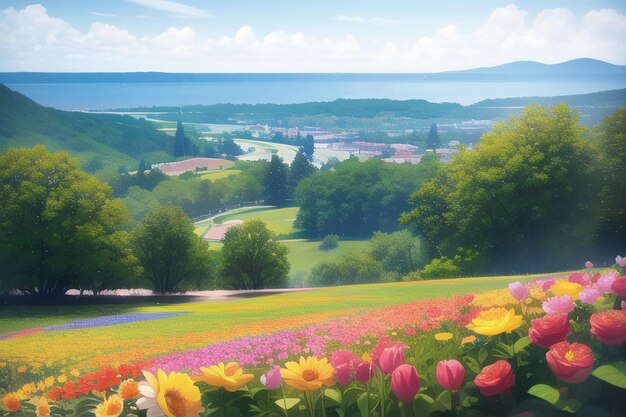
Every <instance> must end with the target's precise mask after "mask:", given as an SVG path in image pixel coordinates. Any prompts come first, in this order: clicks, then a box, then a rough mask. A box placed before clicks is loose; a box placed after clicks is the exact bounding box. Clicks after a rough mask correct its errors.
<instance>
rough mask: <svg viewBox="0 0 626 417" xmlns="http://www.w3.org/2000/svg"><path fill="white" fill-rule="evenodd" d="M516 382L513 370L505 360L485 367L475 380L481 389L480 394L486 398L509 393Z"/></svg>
mask: <svg viewBox="0 0 626 417" xmlns="http://www.w3.org/2000/svg"><path fill="white" fill-rule="evenodd" d="M514 382H515V374H514V373H513V368H512V367H511V364H510V363H508V362H507V361H505V360H499V361H497V362H496V363H494V364H492V365H489V366H485V367H484V368H483V369H482V370H481V371H480V373H479V374H478V375H476V378H474V383H475V384H476V386H477V387H478V388H479V389H480V393H481V394H482V395H484V396H486V397H491V396H493V395H498V394H502V393H503V392H507V391H509V389H510V388H511V387H512V386H513V383H514Z"/></svg>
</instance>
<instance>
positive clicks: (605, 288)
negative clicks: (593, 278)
mask: <svg viewBox="0 0 626 417" xmlns="http://www.w3.org/2000/svg"><path fill="white" fill-rule="evenodd" d="M615 278H617V273H615V271H611V272H607V273H606V274H604V275H602V276H601V277H600V278H598V282H597V283H596V285H597V286H598V289H599V290H600V291H602V292H604V293H610V292H613V290H611V286H612V285H613V281H615Z"/></svg>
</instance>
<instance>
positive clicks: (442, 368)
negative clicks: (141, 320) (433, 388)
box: [435, 359, 465, 391]
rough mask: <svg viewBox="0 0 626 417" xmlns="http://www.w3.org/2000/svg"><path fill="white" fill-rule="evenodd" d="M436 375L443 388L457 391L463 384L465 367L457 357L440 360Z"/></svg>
mask: <svg viewBox="0 0 626 417" xmlns="http://www.w3.org/2000/svg"><path fill="white" fill-rule="evenodd" d="M435 376H436V377H437V382H439V385H441V386H442V387H443V388H445V389H447V390H450V391H456V390H458V389H459V387H460V386H461V384H463V379H464V378H465V368H463V365H461V362H459V361H457V360H456V359H452V360H449V361H446V360H443V361H439V363H438V364H437V368H436V369H435Z"/></svg>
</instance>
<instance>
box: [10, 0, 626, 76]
mask: <svg viewBox="0 0 626 417" xmlns="http://www.w3.org/2000/svg"><path fill="white" fill-rule="evenodd" d="M624 39H626V2H624V1H609V0H595V1H590V0H570V1H565V0H562V1H517V2H515V1H498V0H472V1H450V0H438V1H419V0H412V1H399V0H396V1H393V0H391V1H365V0H361V1H356V0H349V1H337V0H335V1H328V0H318V1H315V2H312V1H298V0H290V1H286V0H263V1H260V0H255V1H252V0H249V1H238V0H231V1H193V0H181V1H171V0H110V1H106V2H103V1H100V0H81V1H68V0H54V1H41V2H38V3H35V2H33V1H24V0H19V1H11V0H8V1H7V0H0V40H1V41H2V42H1V43H0V71H176V72H429V71H442V70H451V69H463V68H472V67H477V66H492V65H498V64H501V63H505V62H509V61H514V60H536V61H541V62H546V63H554V62H561V61H564V60H568V59H573V58H578V57H583V56H587V57H592V58H597V59H603V60H606V61H609V62H613V63H616V64H626V45H625V42H624Z"/></svg>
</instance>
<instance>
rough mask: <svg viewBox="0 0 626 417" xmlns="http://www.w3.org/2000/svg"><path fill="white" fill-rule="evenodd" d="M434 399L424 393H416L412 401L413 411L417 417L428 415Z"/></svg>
mask: <svg viewBox="0 0 626 417" xmlns="http://www.w3.org/2000/svg"><path fill="white" fill-rule="evenodd" d="M433 404H435V400H433V399H432V397H430V396H428V395H426V394H417V396H416V397H415V401H413V411H415V415H416V416H417V417H426V416H429V415H430V411H431V409H432V406H433Z"/></svg>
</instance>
